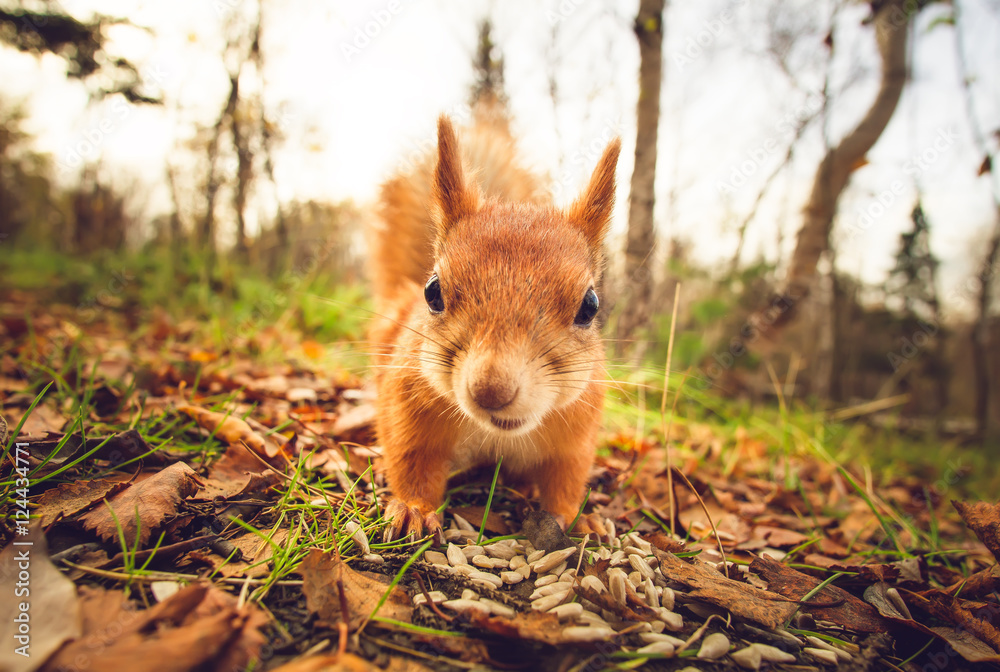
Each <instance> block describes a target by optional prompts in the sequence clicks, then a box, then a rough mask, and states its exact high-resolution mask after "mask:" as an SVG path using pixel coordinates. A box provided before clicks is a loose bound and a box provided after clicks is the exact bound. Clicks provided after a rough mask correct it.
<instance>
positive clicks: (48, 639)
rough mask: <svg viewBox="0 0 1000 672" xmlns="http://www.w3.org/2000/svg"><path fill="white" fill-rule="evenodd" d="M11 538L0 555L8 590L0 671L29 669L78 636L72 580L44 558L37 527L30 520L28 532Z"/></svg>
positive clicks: (0, 613) (0, 624)
mask: <svg viewBox="0 0 1000 672" xmlns="http://www.w3.org/2000/svg"><path fill="white" fill-rule="evenodd" d="M14 539H15V540H14V541H13V542H12V543H10V544H9V545H8V546H7V547H6V548H5V549H4V550H3V552H2V553H0V584H2V585H3V586H4V589H5V592H6V593H7V594H6V595H5V596H4V598H3V599H2V600H0V641H2V642H3V646H2V647H0V670H4V672H31V670H36V669H38V668H39V666H41V665H42V663H44V662H45V660H46V659H47V658H48V657H49V656H51V655H52V654H53V653H54V652H55V651H56V650H57V649H58V648H59V647H60V646H62V644H63V642H65V641H66V640H69V639H73V638H74V637H79V636H80V632H81V628H82V623H81V617H80V607H79V605H78V604H77V599H76V587H75V586H74V585H73V582H72V581H70V580H69V579H67V578H66V577H65V576H63V575H62V572H60V571H59V570H58V569H57V568H56V567H55V565H53V564H52V563H51V562H50V561H49V549H48V544H47V543H46V540H45V535H44V534H43V533H42V530H41V526H40V525H38V524H32V525H31V527H30V528H29V530H28V535H27V536H25V537H15V538H14ZM22 607H26V608H27V610H22ZM25 629H27V633H25V632H24V630H25ZM25 635H27V638H26V639H18V638H19V637H25ZM21 647H24V648H23V649H21ZM19 649H20V650H22V651H24V652H25V653H26V654H27V655H21V654H20V653H19Z"/></svg>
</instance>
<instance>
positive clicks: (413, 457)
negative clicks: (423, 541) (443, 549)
mask: <svg viewBox="0 0 1000 672" xmlns="http://www.w3.org/2000/svg"><path fill="white" fill-rule="evenodd" d="M384 455H385V457H386V476H387V477H388V480H389V487H390V488H392V499H391V500H390V501H389V504H388V506H387V507H386V510H385V517H386V518H389V519H391V520H392V522H391V523H390V524H389V526H388V527H387V528H386V531H385V536H386V540H387V541H389V540H392V539H397V538H400V537H404V536H412V537H414V538H417V537H420V536H422V535H423V532H424V530H427V531H428V532H431V533H433V534H435V535H437V536H439V537H441V536H442V535H443V532H442V530H441V520H440V518H439V517H438V514H437V508H438V507H439V506H441V503H442V502H443V501H444V491H445V486H446V485H447V482H448V473H449V471H450V467H451V460H450V456H449V454H448V452H447V451H444V450H441V449H434V448H431V447H428V446H426V445H412V444H411V445H408V446H400V445H397V446H394V447H393V448H392V449H390V448H389V446H386V449H385V451H384Z"/></svg>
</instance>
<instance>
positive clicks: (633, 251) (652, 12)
mask: <svg viewBox="0 0 1000 672" xmlns="http://www.w3.org/2000/svg"><path fill="white" fill-rule="evenodd" d="M664 5H665V2H664V0H641V1H640V3H639V13H638V15H637V16H636V19H635V26H634V30H635V35H636V38H638V40H639V102H638V104H637V105H636V108H637V109H636V116H637V121H636V126H637V129H636V143H635V167H634V169H633V172H632V190H631V196H630V203H629V216H628V234H627V238H626V244H625V276H624V277H626V278H628V282H629V283H630V289H631V292H630V293H629V294H627V295H626V296H627V299H626V301H627V302H626V304H625V307H624V310H623V311H622V313H621V316H620V317H619V322H618V332H619V337H620V338H622V339H627V338H629V337H630V336H632V335H634V334H635V333H636V332H637V331H638V329H639V328H640V327H641V326H643V325H644V324H646V323H647V322H648V320H649V316H650V313H651V306H650V302H651V299H652V295H653V273H652V267H651V261H652V255H653V249H654V248H655V245H656V231H655V227H654V222H653V205H654V203H655V194H654V190H653V187H654V185H655V182H656V144H657V135H658V130H659V123H660V82H661V79H662V74H661V73H662V64H663V11H664ZM641 352H642V348H641V347H637V348H636V351H635V353H634V354H636V356H639V355H641Z"/></svg>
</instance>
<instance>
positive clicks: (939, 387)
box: [885, 200, 949, 413]
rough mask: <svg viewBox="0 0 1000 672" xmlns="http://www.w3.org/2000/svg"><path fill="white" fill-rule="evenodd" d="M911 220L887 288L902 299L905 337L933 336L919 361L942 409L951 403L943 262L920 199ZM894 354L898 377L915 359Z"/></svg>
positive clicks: (940, 410)
mask: <svg viewBox="0 0 1000 672" xmlns="http://www.w3.org/2000/svg"><path fill="white" fill-rule="evenodd" d="M910 221H912V222H913V229H912V230H910V231H904V232H903V233H901V234H900V236H899V239H900V245H899V251H898V252H897V253H896V264H895V266H894V267H893V268H892V270H890V271H889V276H888V278H887V279H886V283H885V284H886V287H885V291H886V295H887V297H888V298H890V299H891V298H893V297H896V298H898V299H899V300H900V301H901V302H902V309H901V312H902V317H903V331H904V333H903V338H905V339H911V340H912V339H913V338H914V335H915V334H918V333H919V332H923V335H922V336H921V338H929V339H931V344H930V345H929V346H928V347H927V350H926V352H925V353H924V356H922V357H920V358H919V361H920V362H921V364H922V366H921V367H920V368H921V369H922V372H923V374H924V375H926V376H927V377H929V378H931V379H932V380H933V382H934V384H935V395H936V397H937V399H936V404H935V407H936V408H937V409H938V412H939V413H940V412H944V410H945V407H946V406H947V405H948V377H949V376H948V367H947V366H946V364H945V362H944V351H943V346H944V338H943V334H940V333H939V331H940V330H941V329H943V324H942V321H941V304H940V301H939V300H938V293H937V270H938V266H939V265H940V262H939V261H938V258H937V257H936V256H934V254H933V253H932V252H931V248H930V225H929V223H928V221H927V216H926V215H925V214H924V209H923V207H922V206H921V204H920V201H919V200H918V201H917V204H916V205H915V206H914V207H913V211H912V212H911V213H910ZM894 354H895V353H890V363H892V365H893V369H894V371H895V372H896V373H897V374H899V375H898V376H897V377H898V378H902V377H903V376H905V372H900V371H899V368H900V366H904V365H905V366H907V369H909V368H912V367H913V366H914V362H915V359H914V358H911V359H909V360H907V361H905V362H895V361H892V359H893V356H894Z"/></svg>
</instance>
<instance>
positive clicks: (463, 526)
mask: <svg viewBox="0 0 1000 672" xmlns="http://www.w3.org/2000/svg"><path fill="white" fill-rule="evenodd" d="M451 516H452V518H454V519H455V524H456V525H458V529H460V530H465V531H466V532H475V531H476V528H474V527H473V526H472V523H470V522H469V521H467V520H466V519H465V518H463V517H462V516H460V515H458V514H457V513H453V514H451Z"/></svg>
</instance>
